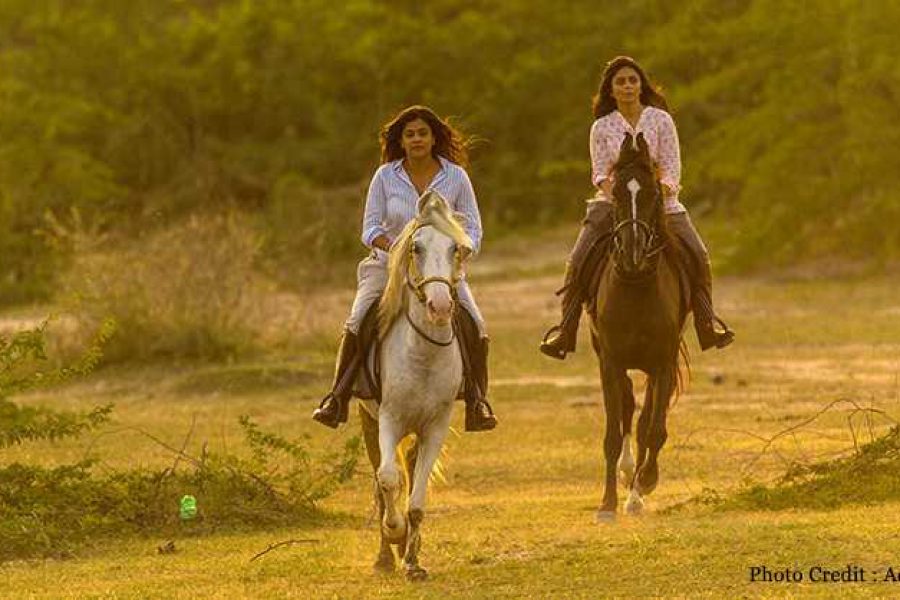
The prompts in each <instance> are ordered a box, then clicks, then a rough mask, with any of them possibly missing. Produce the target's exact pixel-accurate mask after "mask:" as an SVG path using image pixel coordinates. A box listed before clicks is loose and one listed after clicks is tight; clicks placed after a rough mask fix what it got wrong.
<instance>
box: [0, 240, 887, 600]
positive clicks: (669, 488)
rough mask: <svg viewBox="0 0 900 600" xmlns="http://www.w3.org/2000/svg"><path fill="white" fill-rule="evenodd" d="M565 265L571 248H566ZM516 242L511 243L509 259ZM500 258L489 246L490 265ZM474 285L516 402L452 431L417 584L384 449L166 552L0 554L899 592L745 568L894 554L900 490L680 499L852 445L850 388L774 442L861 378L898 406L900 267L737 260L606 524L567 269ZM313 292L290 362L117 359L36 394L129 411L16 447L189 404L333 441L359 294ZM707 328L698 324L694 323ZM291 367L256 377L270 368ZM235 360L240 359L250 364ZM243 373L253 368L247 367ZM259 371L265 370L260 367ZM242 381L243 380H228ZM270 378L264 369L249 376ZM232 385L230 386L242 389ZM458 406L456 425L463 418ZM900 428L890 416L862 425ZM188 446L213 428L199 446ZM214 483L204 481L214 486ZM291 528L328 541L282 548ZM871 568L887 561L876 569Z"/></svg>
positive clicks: (450, 583) (271, 569)
mask: <svg viewBox="0 0 900 600" xmlns="http://www.w3.org/2000/svg"><path fill="white" fill-rule="evenodd" d="M557 258H558V259H559V264H560V265H561V261H562V258H563V256H562V253H560V256H558V257H557ZM509 260H512V259H511V258H510V259H509ZM489 262H490V257H487V260H486V263H489ZM472 281H473V288H474V290H475V293H476V295H477V297H478V298H479V299H480V301H481V305H482V308H483V310H484V312H485V314H486V317H487V320H488V323H489V325H490V328H491V331H492V336H493V345H492V356H491V366H492V376H493V379H492V397H493V399H494V403H495V407H496V408H497V411H498V414H499V416H500V418H501V425H500V427H499V428H498V430H496V431H495V432H493V433H490V434H475V435H469V434H465V435H461V436H459V437H451V440H450V441H449V458H448V460H447V477H448V483H447V484H445V485H437V486H436V487H435V488H434V489H433V490H432V493H431V497H430V503H429V510H428V513H427V516H426V520H425V525H424V528H425V529H424V536H425V538H424V546H423V561H424V564H425V566H426V567H429V568H430V569H431V573H432V576H433V577H432V579H431V580H430V581H429V582H427V583H425V584H422V585H418V586H412V585H408V584H406V583H405V582H404V581H402V579H401V578H400V576H399V574H398V575H397V576H394V577H382V576H375V575H373V574H372V573H371V570H370V564H371V562H372V561H373V560H374V557H375V553H376V550H377V542H376V540H377V531H376V529H375V528H374V527H373V526H372V525H371V524H369V523H368V517H369V515H370V512H369V511H370V497H369V494H370V484H369V469H368V467H367V466H364V467H363V468H362V469H361V472H360V473H359V475H358V477H357V478H356V479H354V481H353V482H351V484H350V485H349V486H347V487H346V488H344V489H342V490H341V491H340V492H339V493H338V494H337V495H336V496H335V497H333V498H330V499H329V500H327V501H326V502H325V505H324V507H323V508H324V509H325V510H326V512H327V516H326V517H325V520H324V522H323V523H322V525H321V526H319V527H316V528H314V529H312V530H290V529H288V530H280V531H270V532H261V533H258V534H242V535H237V534H229V533H227V532H223V533H222V534H219V535H212V536H205V537H192V536H190V535H185V536H183V538H181V539H178V540H176V544H177V547H178V552H176V553H175V554H173V555H166V556H161V555H157V554H156V546H157V545H158V544H159V543H160V542H161V541H162V540H157V539H123V540H118V541H104V542H103V543H102V544H98V546H97V547H95V548H90V549H86V550H85V551H84V553H83V554H82V555H81V556H80V557H78V558H77V559H74V560H69V561H63V562H55V561H52V562H28V563H19V564H8V565H5V566H2V567H0V570H2V571H3V576H4V578H5V581H6V585H5V586H4V588H3V589H2V590H0V596H4V597H23V596H24V597H98V596H104V597H116V598H120V597H121V598H146V597H185V598H186V597H210V598H235V597H258V598H263V597H295V598H362V597H369V598H432V597H435V598H438V597H439V598H445V597H446V598H525V597H528V598H535V597H554V598H597V597H691V598H695V597H697V598H723V597H753V598H758V597H759V598H776V597H777V598H782V597H820V598H831V597H842V598H847V597H857V598H872V597H892V596H896V595H897V593H898V592H897V588H896V585H898V584H890V583H882V582H874V581H873V582H869V583H857V584H853V583H850V584H813V583H804V584H751V583H749V582H748V573H749V567H751V566H754V565H760V564H763V565H767V566H769V567H770V568H779V567H780V568H784V567H791V568H800V569H803V570H807V569H809V568H810V567H813V566H816V565H821V566H827V567H832V568H835V569H840V568H843V567H845V566H846V565H848V564H857V565H860V566H862V567H864V568H865V569H867V570H868V571H874V570H880V571H881V572H882V573H883V571H884V568H886V567H887V566H890V565H891V564H892V561H895V560H896V552H895V550H896V540H895V537H896V536H895V530H896V527H895V521H896V511H897V509H898V508H900V503H888V504H884V505H877V506H848V507H844V508H840V509H837V510H832V511H796V510H791V511H780V512H753V511H744V512H718V511H716V510H713V509H710V508H703V507H699V508H698V507H694V508H688V509H686V510H682V511H679V512H676V513H674V514H667V513H665V512H664V511H663V510H662V509H665V508H666V507H670V506H673V505H675V504H678V503H680V502H682V501H684V500H687V499H689V498H691V497H693V496H695V495H697V494H700V493H701V492H703V490H704V489H705V488H713V489H716V490H718V491H719V492H720V493H728V491H729V490H731V489H736V488H737V487H738V486H740V485H741V483H742V482H743V481H744V480H746V479H748V478H749V479H752V480H755V481H761V480H768V479H771V478H772V477H774V476H776V475H778V474H779V473H781V472H783V470H784V468H785V466H786V464H788V463H789V462H790V461H798V460H799V461H812V460H817V459H820V458H823V457H828V456H832V455H834V454H835V453H838V452H845V451H847V450H848V449H849V448H851V447H852V445H853V434H852V433H851V431H850V429H849V428H848V424H847V416H848V412H847V410H848V408H849V407H845V406H843V405H841V406H838V407H836V409H835V410H833V411H830V412H828V413H826V414H824V415H822V416H821V417H820V418H818V419H816V420H815V421H814V422H812V423H810V424H808V425H805V426H803V427H802V428H800V429H799V430H798V431H797V432H795V433H794V434H793V435H785V436H781V437H778V438H777V439H776V440H775V441H774V442H773V443H771V444H770V445H768V446H767V445H766V440H768V439H770V438H772V437H773V436H775V435H776V434H778V433H779V432H782V431H784V430H786V429H787V428H789V427H791V426H793V425H796V424H798V423H802V422H803V421H804V420H805V419H808V418H809V417H811V416H813V415H815V414H816V413H817V412H818V411H819V410H820V409H821V408H822V407H823V406H824V405H826V404H827V403H829V402H831V401H834V400H837V399H840V398H849V399H852V400H854V401H855V402H857V403H859V404H860V405H863V406H867V407H873V408H878V409H881V410H885V411H887V412H888V413H889V414H892V415H894V416H895V417H897V416H900V352H898V351H900V343H898V342H897V340H900V325H898V323H897V321H896V311H897V308H896V307H897V302H896V298H895V295H894V285H893V283H892V281H890V280H886V279H868V280H857V279H850V280H843V281H830V282H812V281H802V280H790V281H784V280H780V281H772V280H766V279H764V278H754V279H736V278H723V279H720V280H719V281H718V282H717V285H718V287H717V296H718V300H719V302H718V303H719V306H720V308H721V311H722V313H723V314H724V315H725V316H726V317H727V318H728V320H729V321H730V322H731V324H732V325H733V326H734V328H735V329H736V331H737V332H738V341H737V343H736V344H735V345H734V346H733V347H732V348H730V349H728V350H727V351H724V352H711V353H704V354H699V353H698V352H697V351H696V345H695V344H694V342H693V339H691V347H692V349H693V354H694V356H693V365H694V373H693V380H692V382H691V384H690V385H689V388H688V390H687V392H686V393H685V394H684V395H683V396H682V397H681V399H680V400H679V402H678V404H677V405H676V406H675V408H674V409H673V410H672V413H671V416H670V420H669V430H670V437H669V441H668V443H667V446H666V448H665V449H664V451H663V454H662V458H661V483H660V487H659V489H658V491H657V492H656V493H655V494H654V495H653V496H651V497H650V498H649V505H648V512H647V514H645V515H644V516H642V517H641V518H627V517H621V518H620V519H619V520H618V522H616V523H615V524H607V525H597V524H596V523H595V522H594V516H593V511H594V510H595V508H596V506H597V505H598V504H599V501H600V496H601V493H602V490H601V488H600V485H599V474H600V469H601V466H602V457H601V440H602V431H603V420H602V411H601V408H600V404H599V403H600V401H601V395H600V384H599V378H598V376H597V367H596V365H595V361H594V359H593V357H592V355H591V354H590V352H589V351H586V349H587V348H588V344H587V343H586V341H587V340H586V339H582V343H581V345H580V348H581V350H580V351H579V353H578V354H576V355H575V356H574V358H573V359H572V360H568V361H566V362H564V363H558V362H555V361H554V362H551V361H549V360H547V359H545V358H544V357H541V356H540V355H539V354H538V353H537V352H536V349H535V348H536V344H537V341H538V340H539V339H540V336H541V334H542V333H543V328H544V327H545V326H547V325H548V324H550V323H551V322H552V321H553V319H554V318H555V315H556V303H555V300H554V298H553V296H552V291H553V289H554V288H555V287H556V285H557V283H558V275H557V276H540V277H532V278H528V279H524V280H511V279H508V278H504V277H497V276H495V275H493V274H492V272H490V271H489V270H488V271H483V272H481V274H479V271H478V269H473V273H472ZM341 294H344V295H340V294H339V295H337V296H331V297H329V298H327V299H320V301H321V302H322V305H321V306H322V307H323V308H322V310H321V312H317V314H318V315H319V317H318V318H319V319H320V321H319V322H318V324H317V326H316V327H317V328H318V330H319V331H321V332H325V333H324V335H323V336H322V337H320V338H316V339H315V340H313V341H312V342H310V343H308V344H307V345H306V346H304V347H305V348H306V349H305V351H304V352H302V353H300V354H297V355H295V356H294V357H293V358H291V359H290V360H279V361H278V362H264V361H260V362H257V363H253V364H237V365H234V366H231V367H228V366H225V365H223V366H220V367H209V366H207V367H204V368H203V369H202V370H199V371H198V369H197V368H194V367H190V366H189V365H183V366H174V365H171V366H170V365H164V366H157V367H146V368H143V369H141V370H137V369H133V368H119V369H117V370H107V371H105V372H102V373H99V374H98V375H97V376H95V377H94V378H92V379H91V380H89V381H85V382H82V383H80V384H77V385H72V386H70V387H69V388H67V389H65V390H61V391H58V392H53V393H52V394H43V395H33V396H31V397H29V398H28V399H27V402H51V401H53V402H64V403H65V404H66V405H69V406H73V407H84V406H87V405H93V404H95V403H101V402H105V401H108V400H110V399H112V400H114V401H115V402H116V403H117V410H116V415H117V419H118V422H117V424H116V425H115V426H113V427H111V428H110V430H109V431H108V432H107V433H106V434H105V435H103V436H101V437H98V438H97V439H94V440H91V441H89V442H88V441H85V443H83V444H81V445H76V446H70V445H43V446H39V447H35V446H29V447H25V448H21V449H16V450H14V451H12V452H10V453H9V454H7V455H5V456H4V457H3V458H2V459H0V460H3V461H4V462H7V461H11V460H33V461H39V462H56V461H60V460H68V459H70V458H72V457H73V456H80V455H82V454H83V453H84V452H85V451H86V448H85V445H86V444H87V443H90V445H91V451H92V452H94V453H96V454H99V455H100V456H101V457H103V459H104V461H106V462H108V463H109V464H110V465H125V464H134V463H135V462H140V463H157V462H170V461H171V457H170V456H168V455H166V453H165V452H163V451H161V450H160V449H159V448H158V447H156V446H154V445H153V444H152V443H147V442H146V441H145V440H141V439H140V438H137V437H136V436H134V435H133V434H132V433H129V432H128V431H127V430H126V429H125V428H126V427H128V426H131V425H139V426H141V427H143V428H145V429H147V430H150V431H152V432H154V433H155V434H157V435H159V436H160V437H161V438H163V439H166V440H168V441H170V442H172V443H174V444H176V445H177V444H178V443H180V441H181V439H182V436H183V434H184V433H185V432H186V430H187V427H188V424H189V423H190V419H191V416H192V415H197V416H198V419H197V430H196V432H195V437H194V439H195V440H196V444H197V446H199V445H200V444H201V443H203V442H204V441H207V442H208V443H210V444H211V445H213V446H216V445H221V446H227V445H228V444H229V441H230V440H233V439H234V436H235V435H236V430H237V425H236V418H237V416H238V415H239V414H242V413H248V414H250V415H252V416H253V417H254V418H255V419H257V420H258V421H259V422H260V423H261V424H262V425H263V426H264V427H266V428H270V429H273V430H275V431H278V432H280V433H283V434H286V435H298V434H308V435H310V436H312V438H313V440H314V441H315V443H316V444H319V445H321V446H325V447H334V448H337V447H338V446H339V445H340V444H341V442H342V440H344V439H346V437H347V436H349V435H351V434H352V433H354V432H355V426H354V427H351V428H347V429H344V430H343V431H341V432H338V433H333V432H331V431H326V430H325V429H324V428H321V427H318V426H316V425H315V424H314V423H313V422H312V421H311V420H309V418H308V414H309V412H310V411H311V410H312V408H313V407H314V406H315V403H316V401H317V400H318V398H319V396H320V395H321V393H322V392H323V390H324V388H325V387H326V386H327V384H328V379H329V377H330V371H331V365H332V360H333V357H332V352H333V350H334V344H333V343H332V342H331V339H332V336H331V335H330V334H328V332H329V331H331V330H333V332H334V338H335V341H336V334H337V331H338V329H339V326H340V322H341V319H342V318H343V316H344V315H343V312H344V311H343V310H339V309H337V308H334V306H335V304H340V302H341V301H343V302H344V304H347V303H349V296H348V295H346V294H345V293H343V292H342V293H341ZM691 338H692V335H691ZM265 368H270V369H272V370H273V371H272V372H273V373H276V374H277V376H265V377H264V376H263V375H261V374H260V373H261V372H262V371H263V370H264V369H265ZM235 378H237V379H235ZM242 378H243V379H242ZM254 378H256V379H254ZM236 380H237V381H239V382H241V383H240V385H238V384H234V383H228V382H234V381H236ZM254 381H258V385H257V384H254ZM229 386H231V387H229ZM461 412H462V411H461V406H460V410H457V414H456V415H455V421H454V424H455V426H456V428H457V429H459V430H460V431H461V430H462V415H461ZM887 426H888V423H887V421H885V420H875V421H873V423H872V430H871V432H869V431H868V430H866V429H865V428H862V429H857V435H858V436H860V437H861V438H862V439H868V436H870V435H877V434H878V433H880V432H882V431H884V430H885V429H886V427H887ZM193 449H194V450H195V451H196V450H198V448H193ZM199 501H200V502H201V503H202V498H199ZM290 538H311V539H315V540H317V541H316V542H313V543H307V544H300V545H295V546H287V547H284V548H279V549H276V550H274V551H272V552H270V553H268V554H267V555H265V556H264V557H263V558H261V559H260V560H258V561H255V562H252V563H251V562H249V560H250V558H251V557H252V556H253V555H255V554H256V553H258V552H259V551H261V550H263V549H265V548H266V547H267V546H268V544H270V543H272V542H276V541H279V540H285V539H290ZM871 577H874V576H871Z"/></svg>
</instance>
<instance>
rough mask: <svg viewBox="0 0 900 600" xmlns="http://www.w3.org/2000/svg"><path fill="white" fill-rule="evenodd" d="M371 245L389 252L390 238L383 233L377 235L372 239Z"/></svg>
mask: <svg viewBox="0 0 900 600" xmlns="http://www.w3.org/2000/svg"><path fill="white" fill-rule="evenodd" d="M372 247H374V248H378V249H379V250H381V251H383V252H389V251H390V249H391V240H389V239H388V237H387V236H386V235H384V234H382V235H379V236H378V237H376V238H375V239H374V240H372Z"/></svg>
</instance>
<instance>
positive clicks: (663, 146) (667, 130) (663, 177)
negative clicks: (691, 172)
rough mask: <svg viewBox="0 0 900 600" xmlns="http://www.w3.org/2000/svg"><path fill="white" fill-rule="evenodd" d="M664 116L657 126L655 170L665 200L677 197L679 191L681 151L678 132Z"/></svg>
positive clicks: (668, 116) (667, 116)
mask: <svg viewBox="0 0 900 600" xmlns="http://www.w3.org/2000/svg"><path fill="white" fill-rule="evenodd" d="M663 115H665V116H664V117H663V119H662V120H661V122H660V126H659V154H658V160H657V168H658V169H659V183H660V185H662V188H663V196H665V197H666V198H668V197H671V196H677V195H678V192H679V190H681V149H680V148H679V145H678V130H677V129H676V128H675V121H674V120H673V119H672V116H671V115H669V113H663Z"/></svg>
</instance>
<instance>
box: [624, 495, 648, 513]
mask: <svg viewBox="0 0 900 600" xmlns="http://www.w3.org/2000/svg"><path fill="white" fill-rule="evenodd" d="M625 512H626V513H628V514H629V515H635V516H636V515H639V514H641V513H642V512H644V501H643V500H642V499H640V498H629V499H628V501H627V502H625Z"/></svg>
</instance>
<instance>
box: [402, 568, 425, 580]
mask: <svg viewBox="0 0 900 600" xmlns="http://www.w3.org/2000/svg"><path fill="white" fill-rule="evenodd" d="M426 579H428V571H426V570H425V569H423V568H422V567H419V566H415V567H411V566H407V567H406V580H407V581H425V580H426Z"/></svg>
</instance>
